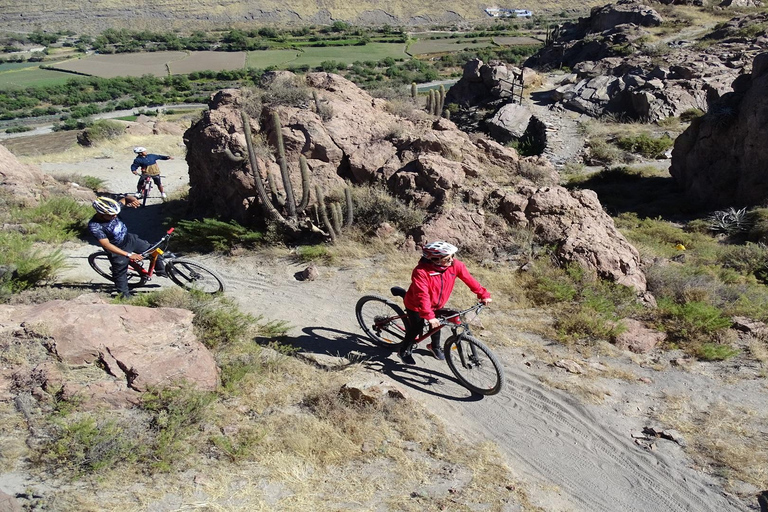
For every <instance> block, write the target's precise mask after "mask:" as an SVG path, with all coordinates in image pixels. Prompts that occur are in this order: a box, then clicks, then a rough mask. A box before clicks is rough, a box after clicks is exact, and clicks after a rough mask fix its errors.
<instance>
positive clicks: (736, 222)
mask: <svg viewBox="0 0 768 512" xmlns="http://www.w3.org/2000/svg"><path fill="white" fill-rule="evenodd" d="M707 221H708V222H709V229H710V230H711V231H714V232H715V233H725V234H726V235H734V234H736V233H742V232H744V231H747V230H748V229H749V228H750V226H751V223H750V221H749V218H748V217H747V209H746V208H742V209H740V210H737V209H736V208H728V209H727V210H719V211H716V212H714V213H712V215H710V216H709V217H708V218H707Z"/></svg>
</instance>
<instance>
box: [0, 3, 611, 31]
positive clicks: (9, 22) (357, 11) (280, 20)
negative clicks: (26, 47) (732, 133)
mask: <svg viewBox="0 0 768 512" xmlns="http://www.w3.org/2000/svg"><path fill="white" fill-rule="evenodd" d="M596 4H597V2H594V1H590V2H586V3H573V5H568V4H567V3H563V2H555V1H552V0H547V1H545V2H533V1H531V0H524V1H522V2H518V3H516V4H514V6H513V7H515V8H519V9H531V10H533V11H534V12H536V13H539V12H543V11H544V10H549V11H553V12H559V11H561V10H563V9H566V8H577V9H583V8H584V7H588V6H590V5H596ZM489 5H492V4H488V3H484V2H475V1H473V0H464V1H461V2H451V3H450V4H446V3H444V2H437V1H434V0H431V1H427V2H426V3H424V2H418V3H415V4H414V3H411V2H395V1H387V2H375V1H372V0H366V1H363V2H340V1H335V2H315V1H306V0H290V1H288V2H275V1H265V2H258V3H254V2H245V1H242V0H228V1H224V2H192V3H190V2H179V1H177V0H158V1H156V2H141V3H138V2H128V3H126V2H117V1H115V0H96V1H94V2H88V4H87V6H86V4H84V3H82V2H64V1H61V0H53V1H43V0H31V1H29V2H18V1H16V0H2V1H0V28H4V29H8V30H34V29H35V28H39V27H42V28H44V29H46V30H51V29H53V30H56V29H71V30H74V31H76V32H78V33H81V32H83V31H84V30H87V31H91V32H98V31H101V30H104V29H106V28H109V27H120V28H133V29H147V30H166V29H170V28H178V29H195V28H210V27H214V26H225V25H231V24H240V25H246V24H260V25H266V24H288V25H309V24H331V23H333V21H335V20H344V21H348V22H352V23H355V24H363V25H384V24H390V25H431V24H444V23H457V22H461V21H465V20H466V21H478V20H489V19H490V18H489V16H488V15H487V14H486V13H485V12H484V10H483V9H485V8H486V7H488V6H489Z"/></svg>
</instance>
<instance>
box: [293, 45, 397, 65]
mask: <svg viewBox="0 0 768 512" xmlns="http://www.w3.org/2000/svg"><path fill="white" fill-rule="evenodd" d="M303 50H304V51H303V53H302V54H301V55H299V56H298V57H297V58H296V60H295V61H293V62H291V64H293V65H296V66H301V65H308V66H310V67H315V66H319V65H320V63H321V62H324V61H330V60H333V61H336V62H339V63H342V64H352V63H353V62H355V61H358V60H359V61H380V60H381V59H384V58H386V57H392V58H394V59H402V58H408V56H407V55H406V54H405V44H404V43H398V44H391V43H369V44H366V45H365V46H341V47H328V46H326V47H322V46H321V47H305V48H303Z"/></svg>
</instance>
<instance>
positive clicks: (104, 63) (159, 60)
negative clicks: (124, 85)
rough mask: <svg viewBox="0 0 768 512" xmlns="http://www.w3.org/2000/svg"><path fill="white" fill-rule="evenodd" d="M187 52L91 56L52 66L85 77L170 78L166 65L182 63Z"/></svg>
mask: <svg viewBox="0 0 768 512" xmlns="http://www.w3.org/2000/svg"><path fill="white" fill-rule="evenodd" d="M186 56H187V54H186V52H153V53H119V54H115V55H89V56H87V57H83V58H82V59H73V60H67V61H64V62H60V63H58V64H55V65H53V66H51V67H52V68H54V69H60V70H62V71H70V72H73V73H80V74H83V75H92V76H98V77H101V78H114V77H116V76H142V75H153V76H158V77H161V76H168V68H167V67H166V64H171V63H173V62H174V61H180V60H182V59H184V58H185V57H186Z"/></svg>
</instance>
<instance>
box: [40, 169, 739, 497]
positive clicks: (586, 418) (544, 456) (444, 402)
mask: <svg viewBox="0 0 768 512" xmlns="http://www.w3.org/2000/svg"><path fill="white" fill-rule="evenodd" d="M129 163H130V160H128V164H129ZM163 163H164V164H167V162H163ZM182 163H183V161H181V160H176V161H174V165H176V166H178V165H180V164H182ZM93 165H94V164H93V163H92V162H91V163H88V162H84V163H81V164H75V165H74V166H72V167H67V168H66V169H59V167H60V166H57V165H56V164H48V165H46V166H44V170H46V171H47V172H59V171H63V172H73V171H74V170H75V169H78V170H80V171H82V172H83V173H84V174H90V175H94V176H98V177H103V178H105V179H107V180H109V182H110V185H111V186H112V188H113V189H114V190H124V189H126V187H128V186H132V183H133V181H134V179H133V177H132V176H131V175H130V173H129V172H127V171H126V172H124V173H115V172H111V170H110V169H108V167H109V166H104V165H103V161H99V162H98V166H99V167H98V168H95V167H93ZM115 165H116V166H118V167H119V168H121V169H123V168H127V167H126V163H125V162H115ZM182 167H183V166H180V167H178V168H176V170H175V171H172V167H171V166H169V165H164V166H163V172H164V174H168V175H169V176H170V175H171V173H172V172H182V171H183V169H182ZM99 168H100V169H102V171H99ZM174 168H175V167H174ZM99 172H101V174H99ZM125 174H127V175H128V176H127V177H126V176H125ZM181 181H183V179H182V180H178V179H177V178H174V179H172V180H169V184H170V183H179V182H181ZM136 215H138V216H137V217H136V218H134V219H127V220H126V222H127V223H128V224H129V227H130V228H131V229H132V230H136V231H140V230H147V231H151V230H156V229H157V228H156V226H157V225H158V223H159V219H161V218H162V205H161V204H160V203H159V201H158V202H155V203H153V205H152V206H151V207H148V208H146V209H145V210H143V211H141V212H137V213H136ZM138 224H141V226H139V225H138ZM142 226H143V228H142ZM139 228H142V229H139ZM64 250H65V252H66V253H67V254H68V255H70V256H71V260H70V261H71V262H72V264H73V268H72V269H71V270H70V271H69V272H68V273H67V274H66V275H65V276H64V278H65V279H66V280H69V281H72V280H74V281H77V280H78V279H80V280H91V281H93V282H97V281H100V278H98V276H95V274H93V272H92V271H91V270H90V268H88V267H87V261H86V260H85V258H84V255H87V254H88V253H89V252H90V251H92V250H93V248H92V247H89V246H86V245H85V244H68V245H67V246H65V248H64ZM196 259H197V258H196ZM199 259H200V260H201V261H204V262H206V264H207V265H209V266H211V267H212V268H214V269H215V270H217V271H218V272H219V273H220V274H221V275H222V277H223V278H224V279H225V281H226V284H227V286H228V290H227V295H228V296H230V297H232V298H233V299H235V300H236V301H237V302H238V304H239V305H240V306H241V307H242V309H243V310H245V311H247V312H250V313H252V314H255V315H263V317H264V318H266V319H270V320H283V321H286V322H288V323H289V324H290V326H291V328H290V330H289V336H290V337H291V339H290V342H291V343H293V344H295V345H296V346H298V347H300V348H301V349H302V350H303V351H304V352H307V353H316V354H329V355H332V356H346V355H349V354H350V353H352V352H354V353H362V354H363V355H364V357H365V358H366V359H367V361H366V363H365V366H367V367H368V368H369V369H370V370H373V371H375V372H376V373H377V375H379V376H385V377H386V378H388V379H391V380H392V381H394V382H395V383H398V384H399V385H400V386H402V387H403V388H405V389H406V390H408V393H409V394H410V395H411V396H412V397H413V398H414V399H417V400H419V401H420V402H422V403H423V404H425V405H426V407H427V408H428V409H429V410H431V411H432V412H433V413H435V414H437V415H438V416H440V417H442V418H443V419H444V421H445V423H446V425H447V426H448V428H449V430H452V431H454V432H457V433H462V434H464V436H466V437H467V438H469V439H471V440H473V441H479V440H491V441H493V442H495V443H496V444H497V445H498V446H499V447H500V449H501V451H502V452H503V453H505V454H506V455H507V459H508V463H509V466H510V467H511V468H512V470H513V472H514V473H515V474H516V476H518V477H520V478H521V479H523V480H524V481H526V482H527V487H528V491H529V493H530V495H531V500H532V502H533V503H534V504H536V505H538V506H540V507H542V508H543V509H545V510H547V511H584V512H593V511H606V512H614V511H622V512H623V511H691V512H693V511H696V512H702V511H712V512H722V511H731V510H733V511H736V510H748V507H746V506H745V505H744V504H743V503H741V502H739V501H738V500H737V499H736V498H733V497H730V498H727V497H726V496H725V495H724V493H723V492H722V489H721V488H720V487H719V486H718V484H717V483H716V482H715V481H714V480H713V479H711V478H710V477H708V476H707V475H705V474H703V473H701V472H697V471H695V470H693V469H691V468H690V467H689V465H690V461H689V460H688V459H687V457H686V456H685V455H684V454H683V452H682V451H681V450H680V449H679V447H677V446H676V445H674V443H672V442H665V444H664V445H663V448H659V449H657V450H656V451H653V452H652V451H648V450H645V449H643V448H642V447H640V446H637V445H636V444H634V443H633V439H632V437H631V435H630V433H631V432H632V431H639V430H641V429H642V427H643V426H644V425H645V423H643V418H642V417H639V416H636V417H631V416H627V415H624V414H622V411H621V408H619V407H611V406H609V405H601V406H584V405H581V404H579V403H578V402H577V401H576V400H575V399H573V398H571V397H570V396H569V395H568V394H567V393H565V392H562V391H558V390H554V389H550V388H549V387H546V386H544V385H542V384H541V383H540V382H539V380H538V379H537V378H536V376H535V374H534V370H532V369H531V368H529V367H528V366H526V365H525V364H524V363H525V361H524V358H523V357H521V355H520V354H519V353H515V351H514V350H511V349H506V350H501V349H498V348H495V347H493V340H485V341H487V342H488V343H489V345H490V346H491V347H492V348H494V350H496V351H497V353H498V355H499V356H500V358H501V359H502V360H503V361H504V365H505V372H506V375H507V379H508V383H507V387H506V388H505V389H504V390H503V391H502V392H501V393H500V394H499V395H496V396H493V397H485V398H482V399H479V398H478V397H475V396H472V395H471V394H470V393H468V392H467V391H466V390H465V389H464V388H462V387H461V386H459V385H458V384H457V382H456V381H455V380H454V379H453V377H452V375H451V374H450V371H449V369H448V367H447V365H445V364H444V363H439V362H437V361H436V360H434V359H432V358H431V357H429V356H428V355H427V354H426V352H423V351H419V352H417V354H416V360H417V366H416V367H405V366H403V365H401V364H399V362H398V361H397V360H396V358H395V357H394V356H393V355H392V354H390V353H388V352H386V351H384V350H383V349H379V348H377V347H374V346H373V345H371V344H369V343H368V342H366V341H365V340H364V339H363V338H362V336H361V332H360V329H359V327H358V326H357V322H356V320H355V318H354V306H355V303H356V301H357V299H358V298H359V297H360V296H361V295H363V294H364V293H378V294H383V293H384V292H385V290H365V291H364V292H360V291H359V290H358V289H357V287H356V285H355V283H356V282H358V281H360V282H362V279H363V278H364V277H365V276H366V275H367V273H368V272H370V271H371V266H370V265H369V264H368V263H367V262H360V265H359V266H349V267H343V268H339V267H333V268H330V267H321V268H320V271H321V277H320V278H319V279H318V280H316V281H313V282H300V281H298V280H296V279H295V277H294V274H295V273H297V272H299V271H300V270H302V269H303V268H304V266H305V265H302V264H298V263H296V262H294V261H292V260H291V259H290V258H288V257H287V256H286V258H267V257H264V256H259V255H253V254H251V255H247V256H244V257H237V258H217V257H202V258H199ZM159 281H160V283H159V285H161V286H169V285H170V284H169V283H167V281H164V280H159ZM546 371H552V370H546Z"/></svg>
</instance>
